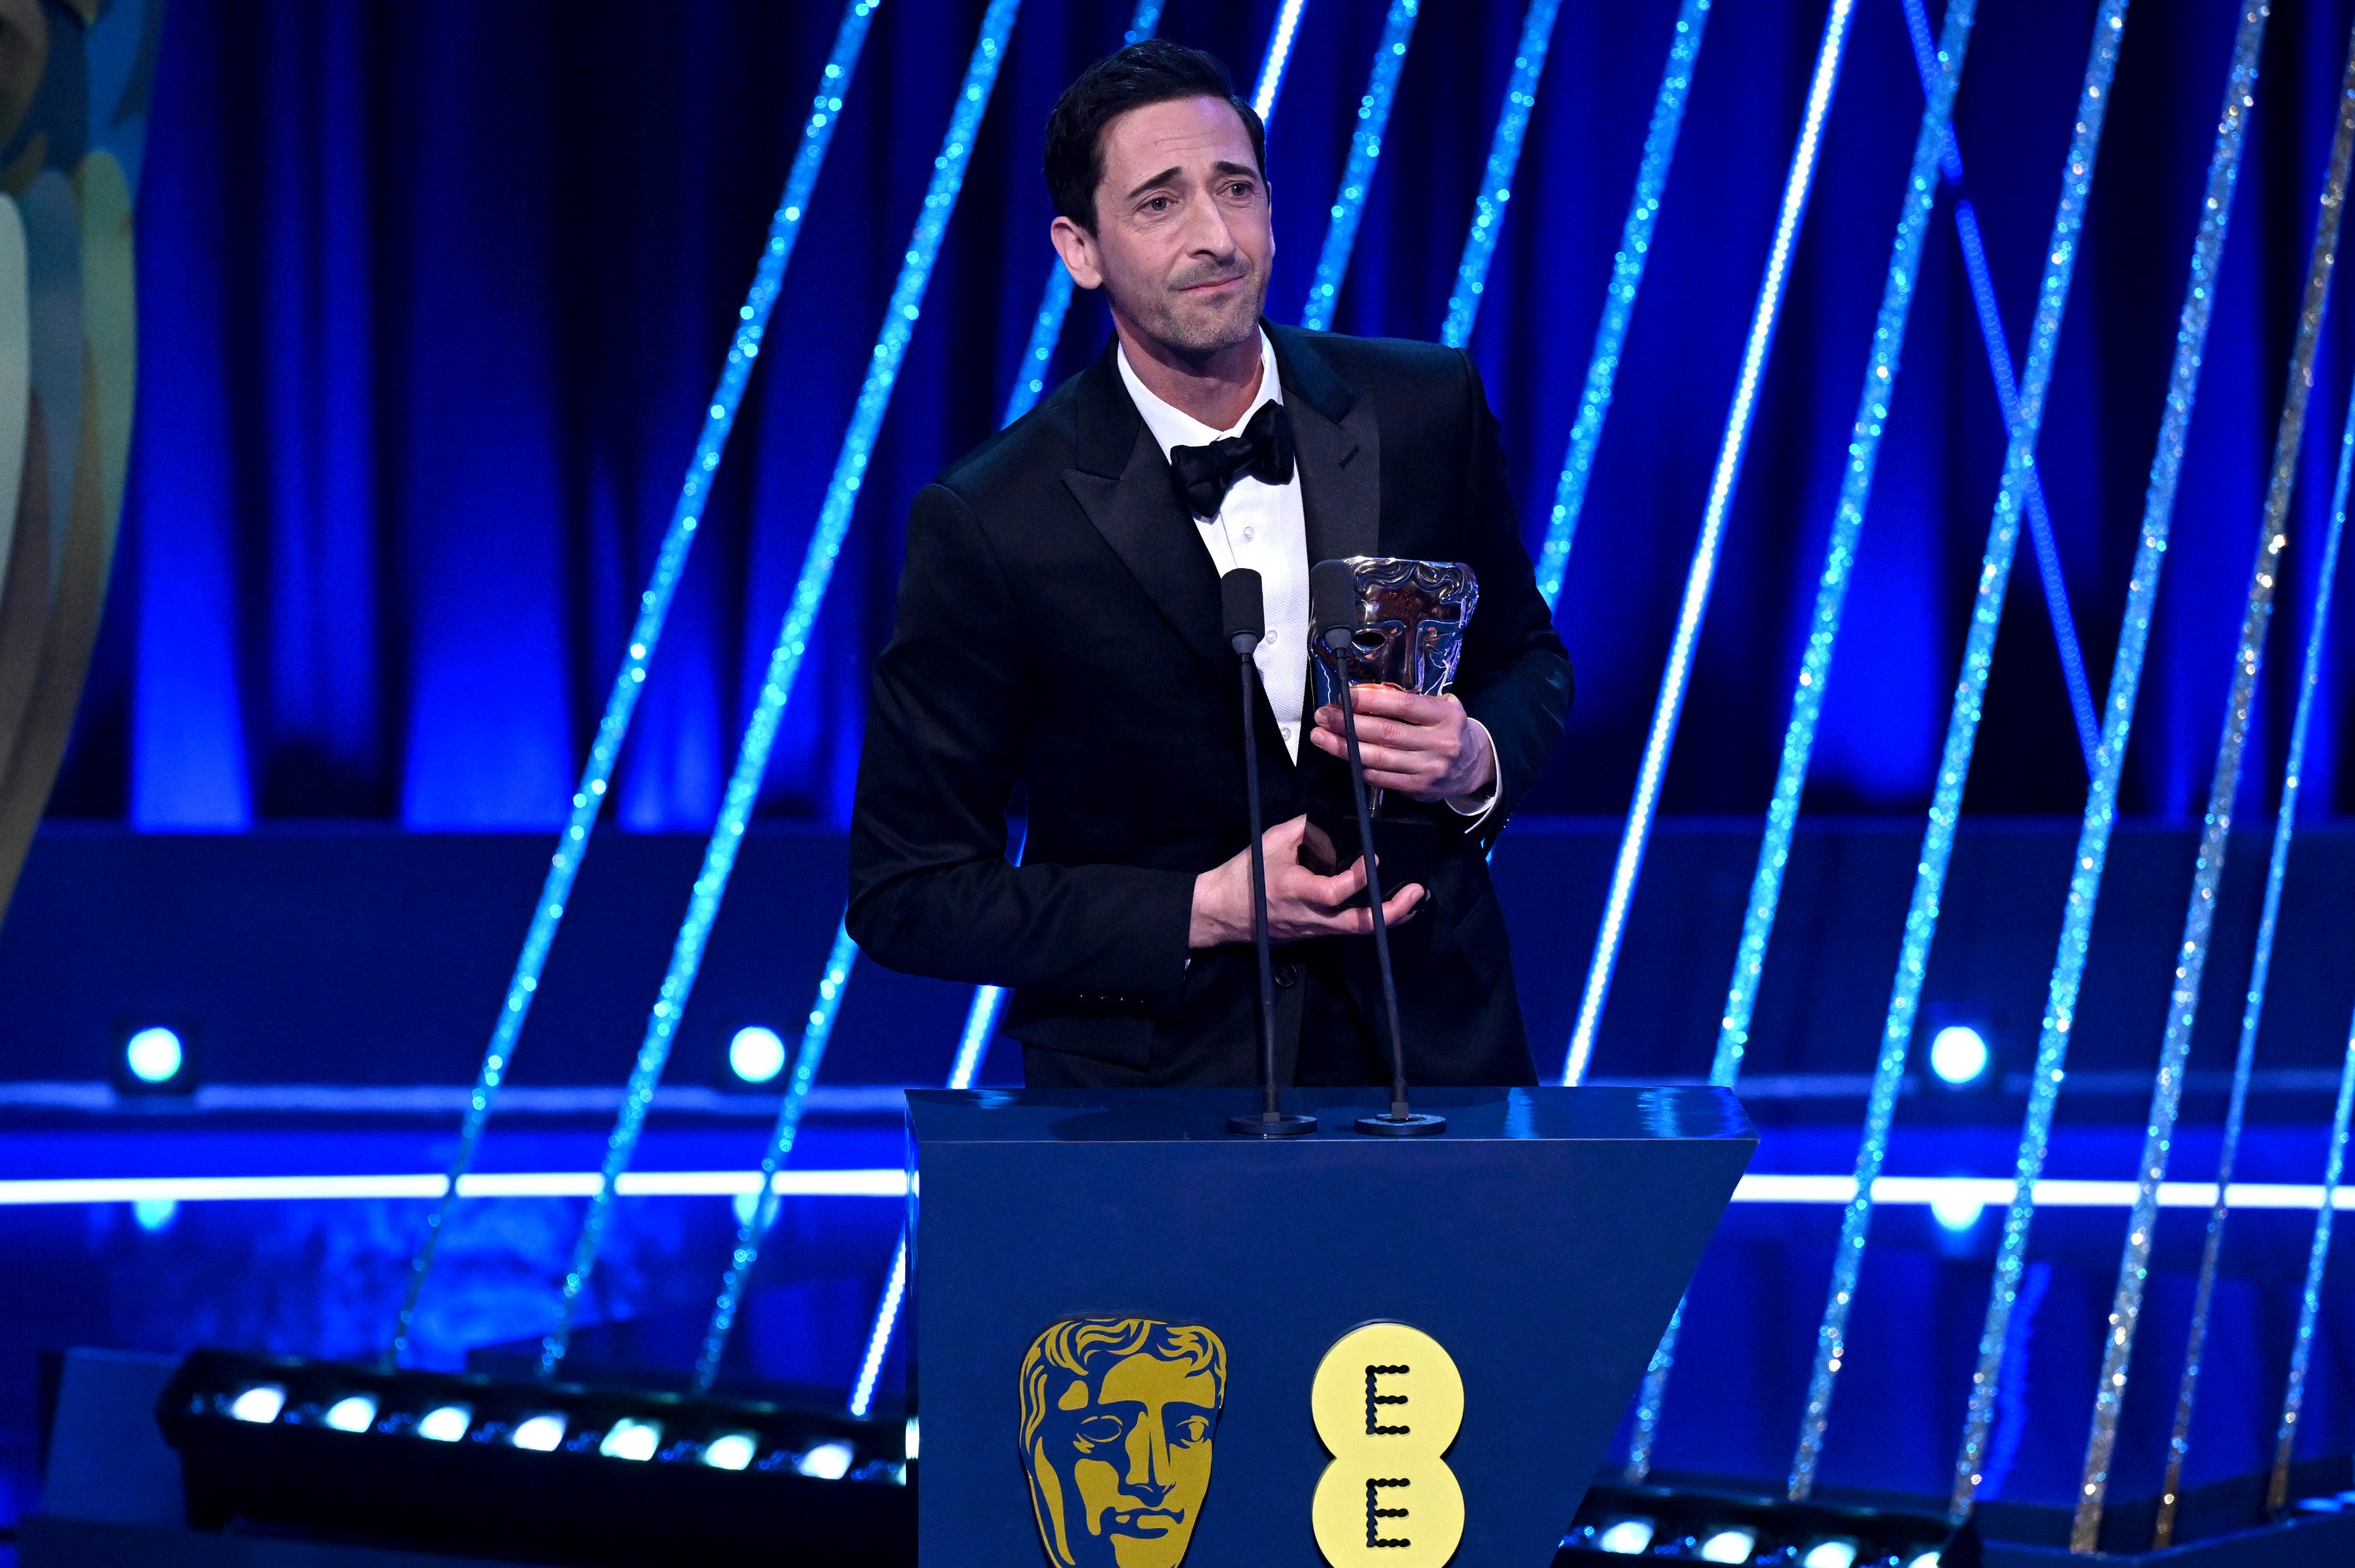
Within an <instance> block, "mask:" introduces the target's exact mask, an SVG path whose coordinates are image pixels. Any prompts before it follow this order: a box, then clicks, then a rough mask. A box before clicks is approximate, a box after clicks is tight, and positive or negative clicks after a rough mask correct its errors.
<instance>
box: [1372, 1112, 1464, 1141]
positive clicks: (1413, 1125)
mask: <svg viewBox="0 0 2355 1568" xmlns="http://www.w3.org/2000/svg"><path fill="white" fill-rule="evenodd" d="M1358 1130H1359V1132H1362V1133H1364V1134H1365V1135H1366V1136H1367V1137H1369V1138H1431V1137H1433V1136H1435V1135H1436V1134H1439V1133H1443V1132H1445V1131H1446V1130H1447V1118H1445V1117H1444V1116H1433V1115H1431V1114H1430V1113H1429V1112H1428V1111H1412V1112H1410V1113H1409V1114H1407V1115H1406V1116H1403V1117H1393V1116H1391V1115H1390V1114H1388V1113H1387V1112H1385V1113H1384V1114H1382V1115H1380V1116H1361V1117H1359V1118H1358Z"/></svg>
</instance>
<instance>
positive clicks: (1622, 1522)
mask: <svg viewBox="0 0 2355 1568" xmlns="http://www.w3.org/2000/svg"><path fill="white" fill-rule="evenodd" d="M1594 1544H1595V1546H1596V1548H1597V1549H1598V1550H1600V1551H1604V1552H1616V1553H1618V1554H1619V1555H1620V1556H1622V1557H1636V1556H1640V1555H1642V1554H1643V1552H1644V1551H1645V1549H1646V1547H1648V1546H1650V1545H1651V1544H1652V1521H1651V1520H1648V1519H1614V1520H1612V1521H1611V1522H1610V1523H1609V1524H1606V1525H1604V1527H1603V1529H1602V1531H1601V1532H1600V1533H1598V1534H1597V1535H1596V1536H1595V1538H1594Z"/></svg>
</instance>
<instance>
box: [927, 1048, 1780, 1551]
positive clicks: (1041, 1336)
mask: <svg viewBox="0 0 2355 1568" xmlns="http://www.w3.org/2000/svg"><path fill="white" fill-rule="evenodd" d="M908 1101H909V1111H908V1116H909V1125H910V1133H911V1139H912V1148H911V1159H912V1160H914V1162H915V1167H916V1176H917V1181H916V1188H915V1191H916V1192H917V1193H918V1198H917V1200H916V1233H915V1234H916V1245H915V1263H916V1276H915V1278H916V1312H915V1330H914V1332H915V1339H914V1344H913V1350H914V1357H913V1360H912V1361H911V1365H912V1366H913V1367H914V1369H915V1376H916V1380H917V1381H916V1386H915V1388H914V1389H913V1390H911V1393H912V1394H913V1396H914V1397H915V1399H916V1401H917V1408H918V1409H920V1410H921V1412H922V1429H923V1430H922V1458H921V1461H920V1470H921V1480H920V1486H919V1500H918V1510H919V1517H920V1539H921V1550H922V1561H923V1563H925V1565H926V1568H968V1565H970V1568H1039V1564H1040V1563H1042V1562H1045V1563H1052V1564H1057V1565H1059V1568H1092V1565H1095V1564H1111V1565H1114V1568H1176V1565H1177V1563H1181V1562H1182V1563H1188V1564H1192V1565H1195V1568H1244V1565H1249V1568H1315V1565H1316V1564H1319V1563H1330V1564H1333V1565H1334V1568H1356V1565H1357V1564H1360V1563H1363V1564H1375V1563H1380V1564H1385V1565H1387V1568H1436V1565H1437V1564H1439V1563H1446V1562H1450V1561H1453V1562H1455V1563H1462V1564H1466V1565H1471V1564H1477V1565H1479V1568H1544V1565H1545V1564H1546V1563H1549V1562H1550V1560H1551V1558H1552V1556H1553V1552H1554V1550H1555V1547H1556V1545H1557V1543H1558V1542H1560V1541H1561V1537H1562V1533H1563V1531H1565V1530H1566V1529H1567V1528H1568V1526H1569V1524H1570V1521H1571V1519H1572V1515H1573V1514H1574V1513H1575V1511H1576V1510H1577V1507H1578V1503H1579V1499H1580V1497H1581V1495H1582V1493H1583V1492H1584V1490H1585V1489H1586V1483H1587V1481H1588V1479H1589V1478H1591V1477H1592V1476H1593V1473H1594V1469H1595V1467H1596V1466H1597V1465H1598V1464H1599V1463H1600V1461H1601V1459H1602V1457H1603V1453H1604V1447H1605V1446H1607V1444H1608V1443H1609V1442H1610V1439H1611V1436H1612V1433H1613V1432H1614V1430H1615V1428H1616V1427H1617V1425H1618V1423H1619V1420H1620V1417H1621V1416H1622V1414H1624V1413H1625V1409H1626V1406H1627V1402H1628V1400H1629V1398H1630V1397H1631V1396H1632V1395H1633V1393H1634V1392H1635V1388H1636V1383H1637V1380H1638V1379H1639V1378H1640V1377H1641V1376H1642V1373H1643V1371H1644V1367H1645V1365H1646V1361H1647V1360H1648V1358H1649V1357H1650V1354H1651V1351H1652V1349H1653V1347H1654V1346H1655V1345H1656V1344H1657V1342H1658V1340H1659V1337H1660V1333H1661V1330H1664V1329H1665V1328H1666V1327H1667V1326H1668V1316H1669V1314H1670V1313H1671V1312H1672V1311H1673V1310H1674V1309H1675V1308H1676V1304H1677V1300H1678V1297H1679V1296H1680V1295H1681V1294H1682V1293H1683V1290H1684V1287H1685V1285H1686V1283H1687V1281H1688V1280H1689V1278H1690V1277H1691V1276H1692V1272H1693V1269H1694V1267H1695V1266H1696V1265H1697V1264H1698V1263H1699V1262H1700V1255H1701V1251H1702V1249H1703V1247H1704V1246H1706V1245H1707V1244H1708V1241H1709V1238H1710V1233H1711V1232H1712V1231H1713V1230H1714V1229H1715V1228H1716V1226H1717V1223H1718V1220H1719V1217H1720V1216H1721V1213H1723V1211H1724V1208H1725V1205H1726V1203H1727V1202H1729V1201H1730V1200H1731V1198H1732V1193H1733V1187H1734V1183H1735V1182H1736V1181H1738V1180H1739V1179H1740V1177H1741V1175H1742V1169H1743V1167H1744V1166H1745V1165H1746V1164H1747V1163H1748V1162H1749V1159H1750V1156H1751V1153H1752V1151H1753V1150H1755V1148H1756V1147H1757V1137H1756V1134H1755V1133H1754V1132H1753V1130H1752V1129H1751V1127H1750V1124H1749V1121H1748V1119H1747V1118H1745V1117H1744V1116H1743V1115H1742V1108H1741V1107H1740V1106H1739V1105H1738V1104H1737V1103H1736V1102H1735V1100H1734V1098H1733V1097H1732V1095H1731V1094H1730V1093H1729V1092H1727V1091H1725V1090H1721V1089H1710V1088H1661V1089H1622V1088H1578V1089H1564V1088H1540V1089H1431V1090H1425V1091H1423V1092H1421V1093H1418V1094H1417V1095H1416V1097H1415V1106H1416V1108H1417V1109H1419V1110H1432V1111H1437V1112H1440V1113H1441V1114H1443V1115H1444V1116H1445V1117H1446V1118H1447V1122H1448V1127H1447V1130H1446V1132H1445V1134H1444V1135H1443V1136H1440V1137H1435V1138H1423V1139H1376V1138H1368V1137H1364V1136H1362V1135H1360V1134H1359V1133H1357V1132H1355V1131H1353V1130H1351V1125H1352V1123H1353V1122H1354V1121H1355V1120H1356V1118H1358V1117H1359V1116H1360V1115H1363V1114H1365V1113H1366V1112H1369V1111H1380V1110H1387V1109H1388V1097H1387V1096H1386V1095H1384V1094H1383V1093H1381V1092H1380V1091H1378V1090H1362V1091H1349V1090H1337V1091H1315V1090H1304V1091H1298V1092H1295V1093H1293V1094H1289V1095H1287V1096H1286V1098H1285V1107H1286V1108H1287V1109H1289V1110H1295V1111H1299V1110H1306V1111H1309V1112H1312V1113H1314V1114H1315V1115H1316V1116H1317V1117H1318V1118H1320V1121H1321V1126H1320V1129H1319V1131H1318V1132H1316V1134H1315V1135H1313V1136H1310V1137H1306V1138H1298V1139H1267V1140H1261V1139H1241V1138H1233V1137H1230V1136H1228V1134H1227V1131H1226V1125H1227V1118H1228V1117H1229V1116H1230V1115H1231V1114H1232V1113H1235V1112H1238V1111H1251V1110H1255V1109H1256V1108H1257V1097H1256V1095H1255V1094H1253V1093H1251V1092H1249V1091H1236V1090H1100V1091H1023V1092H1019V1093H1008V1092H995V1091H978V1092H966V1093H957V1092H948V1091H922V1092H917V1093H912V1094H911V1095H910V1096H909V1097H908ZM1368 1325H1380V1327H1379V1328H1374V1329H1369V1328H1368ZM1345 1337H1348V1343H1346V1344H1344V1343H1343V1342H1342V1341H1343V1340H1344V1339H1345Z"/></svg>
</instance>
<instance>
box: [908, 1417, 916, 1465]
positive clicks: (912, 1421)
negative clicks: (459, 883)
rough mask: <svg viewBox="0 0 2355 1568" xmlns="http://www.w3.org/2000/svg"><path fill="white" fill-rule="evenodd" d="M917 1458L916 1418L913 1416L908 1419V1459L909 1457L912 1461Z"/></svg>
mask: <svg viewBox="0 0 2355 1568" xmlns="http://www.w3.org/2000/svg"><path fill="white" fill-rule="evenodd" d="M908 1457H909V1458H910V1459H911V1460H912V1459H913V1458H915V1457H916V1418H915V1417H914V1416H912V1415H911V1416H910V1417H908Z"/></svg>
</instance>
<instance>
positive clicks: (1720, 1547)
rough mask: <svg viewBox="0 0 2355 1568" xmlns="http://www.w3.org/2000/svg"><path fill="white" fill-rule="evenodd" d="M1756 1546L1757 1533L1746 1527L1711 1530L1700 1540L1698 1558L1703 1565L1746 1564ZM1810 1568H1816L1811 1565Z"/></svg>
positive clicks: (1738, 1526) (1737, 1526)
mask: <svg viewBox="0 0 2355 1568" xmlns="http://www.w3.org/2000/svg"><path fill="white" fill-rule="evenodd" d="M1757 1545H1758V1532H1757V1531H1754V1530H1752V1529H1750V1528H1749V1527H1748V1526H1746V1525H1736V1526H1734V1527H1732V1528H1731V1529H1728V1530H1713V1531H1710V1533H1709V1534H1708V1535H1707V1536H1705V1537H1703V1538H1702V1541H1701V1543H1700V1553H1699V1556H1700V1560H1701V1561H1702V1562H1704V1563H1747V1562H1749V1561H1750V1553H1751V1552H1752V1551H1753V1550H1754V1549H1755V1548H1756V1547H1757ZM1810 1568H1817V1565H1815V1564H1813V1563H1811V1564H1810Z"/></svg>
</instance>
